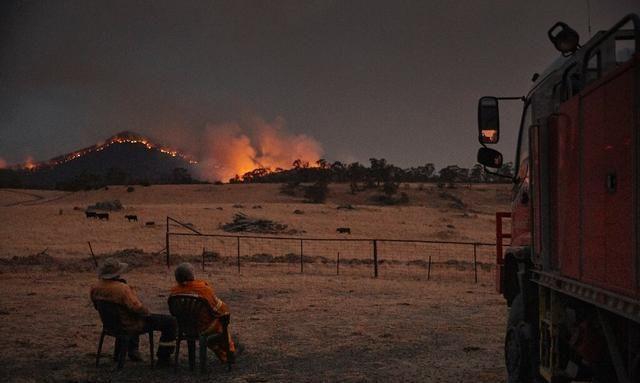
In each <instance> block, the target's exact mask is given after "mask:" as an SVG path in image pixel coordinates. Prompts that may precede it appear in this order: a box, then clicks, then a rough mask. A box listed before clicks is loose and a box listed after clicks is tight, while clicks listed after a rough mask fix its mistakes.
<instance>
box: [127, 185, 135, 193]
mask: <svg viewBox="0 0 640 383" xmlns="http://www.w3.org/2000/svg"><path fill="white" fill-rule="evenodd" d="M134 190H136V189H135V188H134V187H133V186H128V187H127V193H133V191H134Z"/></svg>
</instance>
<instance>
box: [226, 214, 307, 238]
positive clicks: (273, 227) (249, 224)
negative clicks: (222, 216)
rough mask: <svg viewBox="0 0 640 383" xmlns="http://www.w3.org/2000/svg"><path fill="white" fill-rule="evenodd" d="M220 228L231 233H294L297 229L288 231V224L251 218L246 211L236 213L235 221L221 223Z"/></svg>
mask: <svg viewBox="0 0 640 383" xmlns="http://www.w3.org/2000/svg"><path fill="white" fill-rule="evenodd" d="M220 228H221V229H222V230H224V231H228V232H231V233H238V232H247V233H264V234H279V233H285V232H287V233H290V234H291V233H294V232H295V230H289V231H287V225H285V224H283V223H278V222H274V221H271V220H268V219H260V218H250V217H248V216H247V215H246V214H244V213H236V214H234V216H233V221H232V222H229V223H225V224H224V225H221V226H220Z"/></svg>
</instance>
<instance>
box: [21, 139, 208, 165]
mask: <svg viewBox="0 0 640 383" xmlns="http://www.w3.org/2000/svg"><path fill="white" fill-rule="evenodd" d="M114 144H140V145H143V146H145V147H146V148H147V149H148V150H157V151H159V152H161V153H164V154H166V155H169V156H171V157H179V158H182V159H183V160H185V161H187V162H189V163H190V164H197V163H198V161H196V160H195V159H193V158H192V157H191V156H189V155H186V154H184V153H181V152H179V151H178V150H175V149H172V148H169V147H166V146H162V145H158V144H155V143H153V142H152V141H151V140H149V139H148V138H146V137H143V136H140V135H138V134H135V133H131V132H121V133H118V134H116V135H115V136H113V137H111V138H109V139H107V140H106V141H104V142H101V143H98V144H96V145H93V146H90V147H88V148H84V149H80V150H77V151H75V152H71V153H68V154H65V155H62V156H59V157H55V158H52V159H50V160H49V161H42V162H34V161H33V158H31V156H29V157H27V160H26V161H25V162H24V163H23V164H21V165H18V168H21V169H26V170H30V171H33V170H38V169H41V168H44V167H54V166H57V165H61V164H64V163H67V162H69V161H73V160H75V159H77V158H80V157H83V156H85V155H87V154H90V153H94V152H100V151H102V150H105V149H107V148H108V147H109V146H111V145H114Z"/></svg>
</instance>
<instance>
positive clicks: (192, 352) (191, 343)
mask: <svg viewBox="0 0 640 383" xmlns="http://www.w3.org/2000/svg"><path fill="white" fill-rule="evenodd" d="M187 346H188V347H189V370H191V371H193V370H194V369H195V368H196V341H195V340H193V339H189V340H187Z"/></svg>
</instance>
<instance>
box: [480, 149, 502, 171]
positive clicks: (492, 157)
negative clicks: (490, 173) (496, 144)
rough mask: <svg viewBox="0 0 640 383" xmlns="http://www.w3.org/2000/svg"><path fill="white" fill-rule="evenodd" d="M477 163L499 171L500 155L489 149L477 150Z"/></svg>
mask: <svg viewBox="0 0 640 383" xmlns="http://www.w3.org/2000/svg"><path fill="white" fill-rule="evenodd" d="M478 163H479V164H481V165H484V166H486V167H488V168H495V169H499V168H500V167H501V166H502V153H500V152H499V151H497V150H493V149H490V148H480V149H478Z"/></svg>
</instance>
